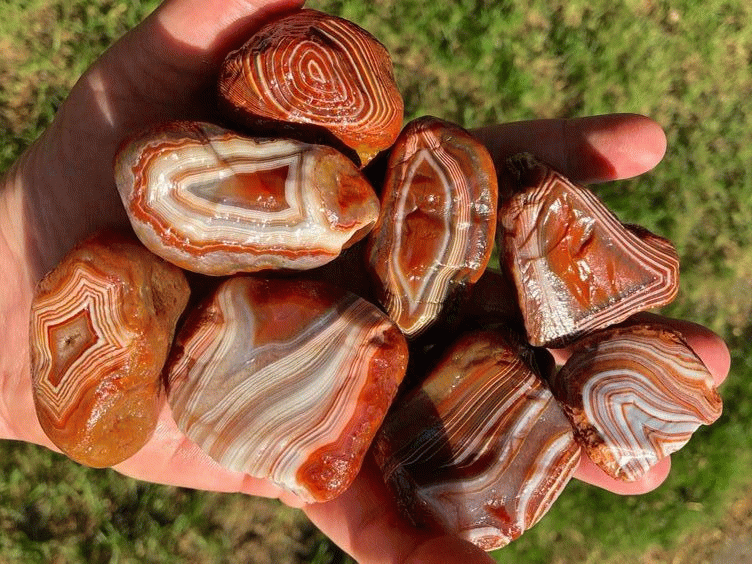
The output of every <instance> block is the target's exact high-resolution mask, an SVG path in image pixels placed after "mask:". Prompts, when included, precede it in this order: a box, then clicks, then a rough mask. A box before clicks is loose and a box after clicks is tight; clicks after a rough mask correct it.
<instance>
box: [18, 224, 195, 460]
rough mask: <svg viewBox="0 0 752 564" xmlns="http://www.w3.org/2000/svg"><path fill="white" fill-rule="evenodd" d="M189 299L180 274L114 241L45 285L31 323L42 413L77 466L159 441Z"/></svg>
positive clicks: (133, 244)
mask: <svg viewBox="0 0 752 564" xmlns="http://www.w3.org/2000/svg"><path fill="white" fill-rule="evenodd" d="M188 294H189V288H188V284H187V282H186V280H185V277H184V275H183V273H182V272H181V271H180V270H179V269H178V268H176V267H174V266H172V265H171V264H168V263H166V262H165V261H163V260H162V259H160V258H158V257H156V256H154V255H153V254H151V253H150V252H149V251H147V250H146V249H144V248H143V247H142V246H141V245H140V244H138V241H136V240H135V239H131V238H130V237H125V236H121V235H118V234H115V233H102V234H99V235H96V236H94V237H91V238H89V239H87V240H86V241H84V242H83V243H81V244H80V245H79V246H78V247H76V248H75V249H74V250H73V251H71V252H70V253H69V254H68V255H67V256H66V257H65V258H64V259H63V261H62V262H61V263H60V264H59V265H58V266H57V267H56V268H55V269H54V270H52V271H51V272H50V273H48V274H47V275H46V276H45V277H44V279H43V280H42V281H41V282H40V283H39V285H38V287H37V289H36V293H35V295H34V298H33V301H32V305H31V324H30V348H31V376H32V390H33V395H34V405H35V406H36V412H37V417H38V419H39V423H40V424H41V426H42V429H43V430H44V432H45V433H46V434H47V436H48V437H49V438H50V440H51V441H52V442H53V443H54V444H55V445H57V447H58V448H60V450H62V451H63V452H64V453H65V454H66V455H68V456H69V457H70V458H72V459H73V460H76V461H77V462H80V463H82V464H86V465H88V466H95V467H104V466H112V465H114V464H117V463H118V462H121V461H122V460H125V459H126V458H128V457H129V456H131V455H132V454H135V453H136V451H138V450H139V449H140V448H141V447H142V446H143V445H144V444H145V443H146V441H147V440H148V439H149V438H150V437H151V435H152V433H153V431H154V428H155V426H156V423H157V417H158V415H159V411H160V408H161V406H162V404H163V402H164V398H165V395H164V392H163V389H162V380H161V377H160V374H161V371H162V367H163V365H164V362H165V359H166V358H167V353H168V351H169V348H170V344H171V342H172V337H173V333H174V331H175V324H176V323H177V319H178V317H179V316H180V314H181V312H182V311H183V309H184V308H185V305H186V302H187V301H188Z"/></svg>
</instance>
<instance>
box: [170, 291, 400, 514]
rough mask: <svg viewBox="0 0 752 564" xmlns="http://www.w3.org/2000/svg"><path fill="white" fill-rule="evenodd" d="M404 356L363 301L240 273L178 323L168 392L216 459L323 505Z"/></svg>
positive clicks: (339, 485)
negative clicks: (179, 329) (183, 323)
mask: <svg viewBox="0 0 752 564" xmlns="http://www.w3.org/2000/svg"><path fill="white" fill-rule="evenodd" d="M406 363H407V344H406V342H405V339H404V337H403V336H402V335H401V334H400V332H399V330H398V329H397V327H396V326H395V325H394V323H392V322H391V321H390V320H389V319H388V318H387V317H386V316H385V315H384V314H383V313H382V312H381V311H380V310H379V309H377V308H376V307H375V306H373V305H372V304H370V303H369V302H367V301H365V300H363V299H361V298H358V297H357V296H355V295H353V294H349V293H346V292H344V291H342V290H339V289H338V288H336V287H334V286H330V285H328V284H325V283H322V282H313V281H307V280H294V279H283V280H275V279H263V278H253V277H248V276H246V277H242V276H241V277H235V278H230V279H229V280H227V281H225V282H223V283H222V285H221V286H219V288H218V289H217V291H216V292H215V293H214V294H213V295H212V296H210V297H209V299H208V300H207V301H206V302H205V303H204V304H203V305H202V306H201V307H200V308H199V309H198V310H197V311H195V312H194V313H193V314H192V315H191V317H190V318H189V319H188V320H187V321H186V325H185V326H184V328H183V329H182V330H181V332H180V333H179V335H178V337H177V339H176V343H175V348H174V352H173V355H172V357H171V359H170V361H169V366H168V368H167V371H166V372H167V377H168V399H169V403H170V406H171V408H172V414H173V416H174V418H175V421H176V422H177V424H178V426H179V427H180V429H182V430H183V431H184V432H185V434H186V435H187V436H188V437H189V438H190V439H191V440H193V441H194V442H195V443H196V444H198V445H199V446H200V447H201V448H202V449H203V450H204V451H205V452H207V453H208V454H209V455H210V456H211V457H212V458H213V459H214V460H216V461H217V462H219V464H220V465H222V466H223V467H225V468H228V469H230V470H235V471H238V472H244V473H246V474H249V475H251V476H254V477H257V478H265V479H269V480H271V481H273V482H274V483H276V484H278V485H279V486H280V487H282V488H285V489H287V490H289V491H291V492H293V493H295V494H297V495H298V496H299V497H300V498H302V499H303V500H305V501H307V502H312V501H325V500H328V499H332V498H334V497H336V496H337V495H339V494H340V493H341V492H342V491H344V490H345V489H346V488H347V487H348V486H349V484H350V483H351V482H352V480H353V478H354V477H355V475H356V474H357V473H358V470H359V469H360V466H361V464H362V461H363V458H364V456H365V454H366V451H367V449H368V447H369V445H370V443H371V441H372V439H373V436H374V434H375V433H376V430H377V429H378V427H379V425H380V424H381V421H382V419H383V417H384V415H385V414H386V411H387V409H388V407H389V404H390V403H391V401H392V399H393V397H394V395H395V393H396V391H397V386H398V385H399V383H400V382H401V380H402V378H403V376H404V373H405V367H406Z"/></svg>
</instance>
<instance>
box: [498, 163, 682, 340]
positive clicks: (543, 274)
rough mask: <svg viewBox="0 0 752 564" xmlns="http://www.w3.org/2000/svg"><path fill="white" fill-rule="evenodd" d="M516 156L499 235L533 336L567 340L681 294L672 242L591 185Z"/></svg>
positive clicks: (500, 209) (503, 204)
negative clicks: (629, 221)
mask: <svg viewBox="0 0 752 564" xmlns="http://www.w3.org/2000/svg"><path fill="white" fill-rule="evenodd" d="M513 163H514V166H513V172H514V174H516V175H517V180H518V183H517V184H518V185H517V192H516V193H515V194H514V195H513V196H511V197H510V198H508V199H506V200H505V201H504V202H503V203H502V204H501V205H500V208H499V228H498V232H497V237H498V243H499V248H500V249H501V257H502V258H501V261H502V267H506V268H507V269H508V270H509V272H511V274H512V276H513V278H514V281H515V285H516V288H517V293H518V299H519V302H520V308H521V310H522V313H523V316H524V319H525V327H526V330H527V335H528V339H529V341H530V343H531V344H533V345H537V346H562V345H564V344H566V343H567V342H571V341H572V340H574V338H576V337H577V336H579V335H582V334H585V333H587V332H591V331H594V330H597V329H600V328H602V327H606V326H608V325H612V324H616V323H619V322H621V321H623V320H625V319H626V318H627V317H629V316H631V315H632V314H634V313H637V312H639V311H644V310H647V309H651V308H654V307H658V306H662V305H665V304H667V303H669V302H671V301H672V300H673V299H674V297H676V293H677V291H678V287H679V259H678V257H677V254H676V251H675V249H674V248H673V245H671V243H670V242H668V241H666V240H665V239H662V238H660V237H658V236H657V235H653V234H652V233H650V232H648V231H647V230H646V229H643V228H638V227H634V226H628V227H627V226H624V225H622V224H621V223H620V222H619V220H618V219H617V218H616V216H614V214H613V213H611V212H610V211H609V210H608V209H607V208H606V207H605V205H604V204H603V203H602V202H601V201H600V200H599V199H598V198H597V197H596V196H595V195H594V194H593V193H592V192H591V191H590V190H588V189H587V188H584V187H582V186H578V185H575V184H573V183H572V182H570V181H569V180H568V179H567V178H565V177H564V176H562V175H561V174H559V173H558V172H556V171H554V170H552V169H551V168H549V167H548V166H546V165H544V164H542V163H539V162H536V161H534V160H533V159H532V158H531V157H529V156H527V155H522V156H518V157H517V158H516V159H515V160H514V161H513Z"/></svg>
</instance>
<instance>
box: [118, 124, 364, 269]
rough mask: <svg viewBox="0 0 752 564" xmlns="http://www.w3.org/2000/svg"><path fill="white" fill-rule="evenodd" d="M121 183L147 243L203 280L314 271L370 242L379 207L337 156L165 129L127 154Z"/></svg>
mask: <svg viewBox="0 0 752 564" xmlns="http://www.w3.org/2000/svg"><path fill="white" fill-rule="evenodd" d="M115 177H116V181H117V186H118V189H119V191H120V195H121V197H122V200H123V203H124V205H125V209H126V211H127V212H128V216H129V218H130V221H131V224H132V225H133V229H134V230H135V232H136V234H137V235H138V237H139V238H140V239H141V241H142V242H143V243H144V244H145V245H146V246H147V247H148V248H149V249H150V250H151V251H152V252H154V253H156V254H158V255H159V256H161V257H163V258H165V259H166V260H169V261H170V262H172V263H174V264H176V265H178V266H180V267H182V268H185V269H186V270H191V271H194V272H199V273H201V274H210V275H228V274H234V273H236V272H255V271H259V270H269V269H284V270H288V269H289V270H305V269H311V268H315V267H318V266H321V265H323V264H326V263H327V262H329V261H331V260H333V259H334V258H336V257H337V256H338V255H339V253H340V252H341V251H342V249H343V248H345V247H347V246H349V245H352V244H353V243H355V242H356V241H358V240H360V239H362V238H363V237H365V235H366V234H367V233H368V230H369V229H370V228H371V227H372V226H373V224H374V223H375V222H376V219H377V217H378V213H379V202H378V198H377V197H376V194H375V193H374V191H373V189H372V188H371V186H370V184H369V183H368V181H367V180H366V179H365V177H363V176H362V175H361V173H360V171H359V170H358V169H357V168H356V167H355V166H354V165H353V163H352V162H351V161H350V160H349V159H347V158H346V157H344V156H343V155H342V154H340V153H338V152H337V151H335V150H334V149H332V148H330V147H324V146H320V145H309V144H307V143H302V142H299V141H293V140H289V139H254V138H249V137H244V136H242V135H238V134H236V133H233V132H231V131H228V130H226V129H222V128H220V127H217V126H214V125H210V124H207V123H200V122H173V123H167V124H162V125H159V126H157V127H154V128H152V129H150V130H148V131H145V132H143V133H141V134H140V135H137V136H135V137H134V138H132V139H130V140H129V141H128V142H127V143H125V144H124V145H123V147H122V148H121V150H120V151H119V153H118V155H117V158H116V162H115Z"/></svg>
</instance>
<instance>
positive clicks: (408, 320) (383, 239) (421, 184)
mask: <svg viewBox="0 0 752 564" xmlns="http://www.w3.org/2000/svg"><path fill="white" fill-rule="evenodd" d="M387 167H388V168H387V175H386V179H385V181H384V187H383V190H382V195H381V214H380V216H379V220H378V222H377V224H376V225H375V226H374V228H373V230H372V231H371V234H370V235H369V238H368V244H367V257H368V264H369V266H370V269H371V272H372V274H373V277H374V280H375V283H376V287H377V288H376V292H377V294H378V295H379V299H380V301H381V303H382V304H383V305H384V307H385V309H386V311H387V312H388V313H389V315H390V317H391V318H392V319H394V320H395V322H396V323H397V324H398V325H399V327H400V329H401V330H402V331H403V332H404V333H405V335H407V336H408V337H415V336H417V335H419V334H420V333H422V332H424V331H425V330H426V329H428V328H429V327H430V326H431V325H432V324H434V323H435V322H436V321H437V319H438V318H439V317H440V316H441V314H442V311H443V310H444V308H445V306H446V304H447V302H448V301H449V300H451V299H453V298H456V297H457V296H458V294H459V293H461V292H462V291H463V290H465V289H467V288H468V287H469V286H470V285H471V284H473V283H474V282H475V281H477V279H478V278H480V276H481V274H483V271H484V269H485V268H486V265H487V264H488V260H489V258H490V256H491V250H492V248H493V241H494V232H495V229H496V206H497V198H498V192H497V184H496V172H495V168H494V165H493V162H492V160H491V157H490V155H489V154H488V151H487V150H486V149H485V147H483V146H482V145H481V144H480V143H479V142H478V141H476V140H475V139H474V138H473V137H472V136H471V135H470V134H469V133H468V132H466V131H465V130H464V129H462V128H461V127H459V126H457V125H454V124H451V123H449V122H445V121H442V120H439V119H437V118H433V117H430V116H429V117H424V118H419V119H417V120H414V121H412V122H410V123H409V124H408V125H407V126H406V127H405V129H404V130H403V131H402V133H401V134H400V137H399V138H398V139H397V142H396V144H395V146H394V147H393V148H392V151H391V153H390V155H389V161H388V164H387Z"/></svg>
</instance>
